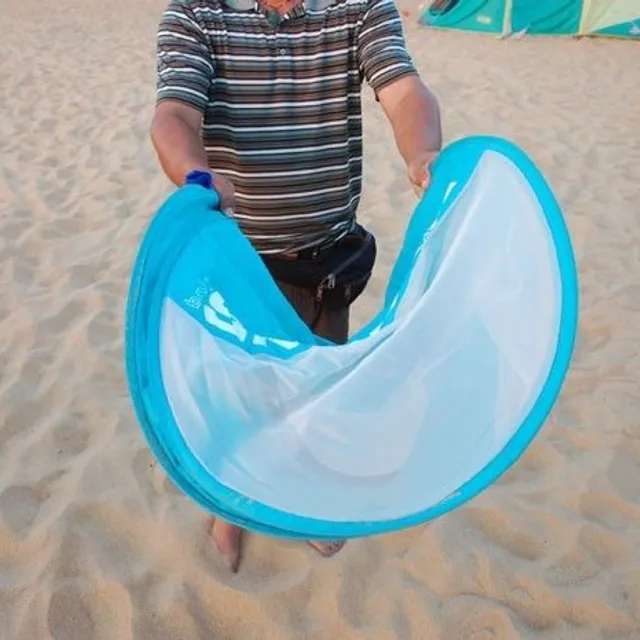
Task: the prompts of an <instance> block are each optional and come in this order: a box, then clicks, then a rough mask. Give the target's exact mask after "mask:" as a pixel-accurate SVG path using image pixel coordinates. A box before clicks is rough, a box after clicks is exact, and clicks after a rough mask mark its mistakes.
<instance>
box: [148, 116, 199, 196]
mask: <svg viewBox="0 0 640 640" xmlns="http://www.w3.org/2000/svg"><path fill="white" fill-rule="evenodd" d="M151 139H152V141H153V146H154V147H155V150H156V153H157V154H158V159H159V161H160V165H161V166H162V169H163V171H164V172H165V174H166V175H167V177H168V178H169V180H171V181H172V182H173V183H174V184H175V185H177V186H182V185H183V184H184V177H185V175H186V174H187V173H189V171H191V170H193V169H206V168H207V153H206V151H205V148H204V145H203V144H202V139H201V138H200V133H199V131H198V130H197V129H196V127H194V126H193V125H192V124H191V123H189V122H187V121H186V120H184V119H183V118H182V117H180V116H179V115H175V114H162V115H161V116H156V118H154V121H153V123H152V126H151Z"/></svg>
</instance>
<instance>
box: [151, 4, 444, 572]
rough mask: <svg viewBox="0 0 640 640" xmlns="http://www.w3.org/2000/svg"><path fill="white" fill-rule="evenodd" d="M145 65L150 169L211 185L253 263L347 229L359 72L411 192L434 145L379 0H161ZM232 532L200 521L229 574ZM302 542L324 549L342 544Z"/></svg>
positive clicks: (334, 313)
mask: <svg viewBox="0 0 640 640" xmlns="http://www.w3.org/2000/svg"><path fill="white" fill-rule="evenodd" d="M157 65H158V76H157V106H156V111H155V115H154V118H153V123H152V126H151V137H152V140H153V144H154V146H155V149H156V151H157V154H158V158H159V161H160V164H161V166H162V168H163V170H164V172H165V173H166V175H167V176H168V177H169V179H170V180H172V181H173V182H174V183H175V184H176V185H178V186H180V185H183V184H184V183H185V182H186V181H189V180H196V181H198V182H200V183H202V184H204V185H205V186H210V187H212V188H214V189H215V190H216V191H217V192H218V194H219V195H220V197H221V201H222V208H223V209H224V210H226V211H228V212H229V214H230V215H233V216H234V218H235V219H236V220H237V222H238V224H239V226H240V228H241V229H242V231H243V232H244V233H245V234H246V236H247V237H248V238H249V240H250V241H251V242H252V244H253V245H254V247H255V248H256V250H257V251H258V252H259V253H260V254H261V255H263V257H265V260H266V259H267V258H270V259H274V258H275V259H276V260H288V261H292V262H293V263H295V261H296V260H303V259H309V256H316V255H317V254H318V252H319V251H321V250H322V251H324V250H325V249H326V248H327V247H331V246H332V245H335V244H336V243H338V242H339V241H340V239H341V238H344V237H345V235H346V234H347V233H349V232H350V230H352V229H353V226H354V220H355V215H356V209H357V206H358V202H359V199H360V192H361V180H362V128H361V125H362V118H361V96H360V93H361V86H362V83H363V80H366V81H367V83H368V84H369V86H370V87H371V88H372V89H373V91H374V92H375V96H376V100H377V101H378V102H379V104H380V105H381V107H382V109H383V110H384V113H385V114H386V116H387V117H388V119H389V121H390V123H391V125H392V128H393V133H394V137H395V141H396V144H397V147H398V150H399V152H400V155H401V156H402V158H403V159H404V162H405V163H406V167H407V173H408V177H409V180H410V182H411V183H412V185H413V186H414V188H416V190H418V191H420V190H423V189H424V188H425V187H426V186H427V184H428V181H429V165H430V163H431V162H432V160H433V159H434V157H435V155H436V154H437V152H438V151H439V149H440V147H441V144H442V133H441V125H440V114H439V108H438V104H437V101H436V99H435V97H434V96H433V94H432V93H431V92H430V91H429V90H428V89H427V87H426V86H425V84H424V83H423V82H422V81H421V80H420V77H419V75H418V73H417V71H416V68H415V66H414V64H413V62H412V59H411V57H410V55H409V53H408V52H407V49H406V45H405V41H404V34H403V28H402V22H401V20H400V16H399V14H398V11H397V9H396V7H395V5H394V4H393V0H258V2H257V3H256V2H255V0H170V3H169V5H168V7H167V9H166V10H165V12H164V14H163V16H162V19H161V22H160V26H159V30H158V38H157ZM203 176H204V177H205V180H204V182H203V181H202V179H203ZM206 178H208V182H209V184H207V179H206ZM278 284H279V285H280V287H281V289H282V290H283V292H284V294H285V295H286V296H287V297H288V299H289V300H290V302H291V304H292V305H293V306H294V307H295V308H296V310H297V311H298V313H299V314H300V316H301V317H302V318H303V319H304V320H305V321H306V322H307V323H309V324H310V325H311V324H312V321H313V322H314V324H313V329H314V331H315V332H316V333H317V334H319V335H322V336H323V337H327V338H329V339H331V340H333V341H334V342H338V343H340V342H345V341H346V340H347V337H348V318H349V316H348V308H344V309H337V310H336V309H331V310H322V311H321V313H320V316H319V317H315V316H316V311H317V308H316V300H315V298H314V296H313V294H312V293H310V291H309V290H307V289H304V288H301V287H295V286H292V285H291V284H287V283H284V282H282V281H279V283H278ZM240 534H241V530H240V529H239V528H238V527H235V526H233V525H231V524H229V523H226V522H224V521H222V520H219V519H217V520H216V521H215V522H214V523H213V526H212V531H211V535H212V538H213V540H214V542H215V544H216V545H217V547H218V549H219V551H220V552H221V553H222V554H223V556H224V557H225V558H226V559H227V561H228V564H229V566H230V568H231V569H232V570H233V571H236V570H237V567H238V563H239V558H240ZM309 544H311V545H312V546H313V547H314V548H315V549H316V550H317V551H319V552H320V553H321V554H322V555H324V556H330V555H333V554H334V553H335V552H337V551H338V550H339V549H340V548H341V547H342V545H343V542H342V541H336V542H333V543H326V542H313V541H312V542H310V543H309Z"/></svg>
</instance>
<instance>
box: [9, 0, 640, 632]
mask: <svg viewBox="0 0 640 640" xmlns="http://www.w3.org/2000/svg"><path fill="white" fill-rule="evenodd" d="M2 6H3V9H2V12H1V15H0V29H1V31H2V39H1V40H0V114H1V117H0V460H1V465H0V640H49V639H55V640H129V639H132V640H196V639H199V640H204V639H215V640H223V639H231V640H244V639H260V640H263V639H274V640H285V639H286V640H289V639H296V640H298V639H303V638H304V639H307V638H309V639H316V638H322V639H324V638H330V639H336V640H338V639H339V640H360V639H364V638H367V639H369V638H370V639H373V640H390V639H392V638H399V639H414V638H416V639H425V640H440V639H442V640H456V639H460V640H472V639H473V640H489V639H490V638H491V639H496V638H497V639H504V640H512V639H515V638H536V639H537V638H545V639H553V640H565V639H566V640H569V639H570V640H587V639H589V640H596V639H618V638H640V551H639V550H640V385H639V380H640V355H638V335H639V329H638V328H639V327H640V204H639V203H640V138H639V133H640V107H639V106H638V105H640V64H638V57H639V53H640V48H639V47H638V44H637V43H628V42H619V41H605V40H600V41H590V40H581V41H578V40H562V39H558V38H555V39H554V38H542V39H523V40H517V41H515V40H514V41H500V40H497V39H495V38H492V37H483V36H478V35H470V34H461V33H434V32H430V31H427V30H426V29H424V28H420V27H418V26H417V25H416V18H417V12H416V9H415V7H410V6H409V5H408V4H407V5H406V6H407V8H408V16H407V18H406V20H407V23H406V24H407V27H406V28H407V37H408V41H409V45H410V48H411V51H412V53H413V55H414V57H415V59H416V62H417V63H418V65H419V67H420V68H421V70H422V71H423V72H424V77H425V79H426V80H427V81H428V82H429V83H430V84H431V86H432V87H433V88H434V89H435V91H436V92H437V94H438V97H439V99H440V101H441V104H442V107H443V118H444V127H445V135H446V139H447V141H450V140H452V139H455V138H458V137H460V136H463V135H468V134H475V133H489V134H497V135H501V136H506V137H508V138H511V139H513V140H514V141H516V142H517V143H518V144H520V145H522V146H523V147H524V148H525V149H526V150H527V152H528V153H530V154H531V156H532V157H533V158H534V160H535V161H536V162H537V163H538V165H539V166H540V167H541V168H542V170H543V171H544V173H545V174H546V176H547V178H548V179H549V181H550V183H551V185H552V187H553V189H554V190H555V192H556V194H557V196H558V198H559V200H560V202H561V204H562V206H563V208H564V211H565V213H566V216H567V222H568V225H569V228H570V230H571V234H572V238H573V243H574V247H575V251H576V254H577V259H578V263H579V271H580V286H581V318H580V332H579V339H578V344H577V349H576V354H575V359H574V363H573V367H572V369H571V372H570V375H569V376H568V379H567V382H566V385H565V387H564V390H563V394H562V397H561V399H560V400H559V402H558V404H557V405H556V407H555V410H554V412H553V414H552V416H551V417H550V419H549V420H548V423H547V424H546V426H545V427H544V429H543V431H542V432H541V434H540V436H539V437H538V438H537V439H536V440H535V442H534V443H533V445H532V446H531V447H530V449H529V450H528V452H527V453H526V454H525V455H524V457H523V458H522V459H521V460H520V461H519V462H518V464H517V465H516V466H515V467H514V468H513V469H512V470H511V471H510V472H509V473H508V474H507V475H506V476H505V477H504V478H503V479H502V480H501V481H499V482H498V483H496V484H495V485H494V486H493V487H491V488H490V489H489V490H488V491H486V492H485V493H483V494H482V495H481V496H479V497H478V498H477V499H476V500H474V501H473V502H471V503H470V504H468V505H467V506H465V507H463V508H460V509H459V510H456V511H455V512H453V513H451V514H450V515H447V516H445V517H443V518H441V519H439V520H437V521H435V522H434V523H432V524H430V525H429V526H422V527H416V528H414V529H411V530H409V531H405V532H402V533H397V534H393V535H386V536H381V537H376V538H373V539H367V540H362V541H353V542H350V543H349V544H348V545H347V547H346V548H345V549H344V551H343V552H342V553H341V554H339V555H338V556H337V557H335V558H334V559H331V560H329V561H325V560H322V559H321V558H319V557H318V556H317V555H315V554H314V553H313V552H312V551H311V550H309V549H307V548H306V547H305V546H303V545H300V544H294V543H290V542H279V541H275V540H271V539H267V538H264V537H258V536H250V537H249V538H248V541H247V545H246V552H245V557H244V561H243V565H242V567H241V571H240V573H239V574H237V575H235V576H233V575H230V574H228V573H227V571H226V570H225V568H224V566H223V564H222V563H221V561H220V559H219V558H218V557H217V555H216V554H215V553H214V552H213V550H212V548H211V545H210V543H209V541H208V538H207V525H208V519H207V517H206V515H205V514H204V513H203V512H202V511H200V510H199V509H198V508H197V507H196V506H195V505H194V504H192V503H191V502H190V501H188V500H187V499H185V498H184V497H183V496H182V495H181V494H180V493H179V492H178V491H176V489H175V488H173V486H172V484H171V483H170V482H169V481H168V480H167V479H166V477H165V475H164V473H163V472H162V470H161V469H160V468H159V467H158V465H157V464H156V463H155V461H154V459H153V457H152V456H151V454H150V453H149V451H148V449H147V447H146V445H145V442H144V440H143V437H142V434H141V432H140V430H139V428H138V426H137V423H136V421H135V419H134V417H133V413H132V409H131V407H130V404H129V400H128V396H127V389H126V386H125V380H124V375H123V330H122V320H123V309H124V304H125V296H126V292H127V285H128V277H129V273H130V268H131V265H132V261H133V258H134V255H135V252H136V249H137V243H138V240H139V238H140V234H141V233H142V231H143V229H144V227H145V225H146V224H147V221H148V220H149V217H150V216H151V215H152V213H153V212H154V210H155V209H156V207H157V206H158V205H159V204H160V203H161V202H162V200H163V198H164V197H165V196H166V195H167V194H168V193H169V188H170V187H169V184H168V182H167V180H166V179H165V178H164V176H163V175H162V173H161V171H160V170H159V167H158V166H157V163H156V159H155V156H154V153H153V151H152V149H151V146H150V143H149V139H148V126H149V121H150V117H151V113H152V108H153V100H154V71H155V69H154V65H155V61H154V46H155V29H156V24H157V20H158V17H159V15H160V12H161V10H162V8H163V6H164V2H163V0H137V1H136V2H132V1H127V2H124V1H123V0H118V1H116V2H113V1H112V2H108V3H106V2H102V3H101V2H96V1H95V0H85V1H84V2H80V1H79V0H58V2H55V3H54V2H47V1H46V0H45V1H44V2H43V1H40V2H35V0H20V1H19V0H5V1H4V2H3V5H2ZM634 58H635V61H634ZM365 126H366V131H365V163H366V167H365V188H364V196H363V200H362V205H361V208H360V215H361V218H362V220H363V221H364V222H365V223H367V224H369V225H370V226H371V227H372V228H373V229H374V230H375V232H376V233H377V234H378V237H379V239H380V240H379V241H380V244H381V248H380V259H379V263H378V266H377V267H376V272H375V275H374V278H373V282H372V285H371V287H370V289H369V290H368V292H367V293H366V294H365V295H364V297H363V298H362V300H360V301H359V302H358V303H357V305H356V308H355V316H356V322H357V323H361V322H362V321H364V320H365V319H366V318H368V317H370V315H371V314H372V313H373V311H374V309H375V308H376V306H377V305H378V304H379V303H380V296H381V294H382V292H383V287H384V282H385V278H386V276H387V275H388V273H389V267H390V265H391V263H392V261H393V259H394V257H395V253H396V251H397V250H398V247H399V244H400V240H401V237H402V234H403V232H404V228H405V224H406V222H407V219H408V216H409V214H410V212H411V210H412V208H413V206H414V204H415V196H414V194H413V192H412V190H411V189H410V187H409V185H408V183H407V181H406V179H405V176H404V169H403V166H402V163H401V161H400V158H399V156H398V154H397V153H396V151H395V147H394V143H393V139H392V136H391V131H390V128H389V126H388V124H387V123H386V121H385V119H384V116H383V114H382V113H381V111H380V110H379V108H378V107H377V105H376V104H375V101H374V100H373V97H372V95H371V92H370V90H369V89H368V88H367V89H365Z"/></svg>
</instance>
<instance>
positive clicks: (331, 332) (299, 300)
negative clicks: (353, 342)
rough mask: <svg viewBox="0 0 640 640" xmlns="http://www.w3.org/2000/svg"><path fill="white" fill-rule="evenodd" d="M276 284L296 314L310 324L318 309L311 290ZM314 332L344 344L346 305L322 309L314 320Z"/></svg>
mask: <svg viewBox="0 0 640 640" xmlns="http://www.w3.org/2000/svg"><path fill="white" fill-rule="evenodd" d="M278 286H279V287H280V290H281V291H282V292H283V293H284V295H285V296H286V297H287V299H288V300H289V302H290V303H291V305H292V306H293V308H294V309H295V310H296V311H297V312H298V315H299V316H300V317H301V318H302V319H303V320H304V321H305V322H306V323H307V324H308V325H311V323H312V322H313V321H314V318H315V317H316V313H317V310H318V306H317V304H318V303H317V302H316V299H315V296H314V294H313V292H312V291H309V290H308V289H302V288H300V287H294V286H292V285H290V284H285V283H283V282H278ZM314 333H316V334H317V335H319V336H320V337H322V338H326V339H327V340H331V341H333V342H336V343H338V344H344V343H345V342H346V341H347V339H348V338H349V309H348V307H347V308H344V309H339V310H337V311H333V310H330V309H323V310H322V312H321V313H320V317H319V318H318V321H317V322H316V325H315V328H314Z"/></svg>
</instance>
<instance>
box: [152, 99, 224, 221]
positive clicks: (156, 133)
mask: <svg viewBox="0 0 640 640" xmlns="http://www.w3.org/2000/svg"><path fill="white" fill-rule="evenodd" d="M201 127H202V112H201V111H200V110H198V109H196V108H194V107H192V106H190V105H188V104H185V103H184V102H179V101H177V100H165V101H163V102H161V103H160V104H158V105H157V107H156V111H155V114H154V117H153V122H152V124H151V139H152V141H153V145H154V147H155V149H156V152H157V154H158V158H159V160H160V164H161V165H162V168H163V169H164V172H165V174H166V175H167V177H168V178H169V179H170V180H171V181H172V182H173V183H174V184H175V185H176V186H179V187H181V186H182V185H183V184H184V179H185V176H186V175H187V173H189V172H190V171H193V170H199V171H211V170H210V169H209V167H208V164H207V152H206V150H205V148H204V145H203V144H202V139H201V137H200V129H201ZM211 174H212V175H213V188H214V189H215V190H216V192H217V193H218V195H219V196H220V201H221V202H220V208H221V209H222V210H223V211H224V212H226V213H230V212H231V211H233V208H234V204H235V192H234V188H233V184H232V183H231V181H230V180H229V179H228V178H226V177H225V176H223V175H221V174H219V173H216V172H215V171H213V172H211Z"/></svg>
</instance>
